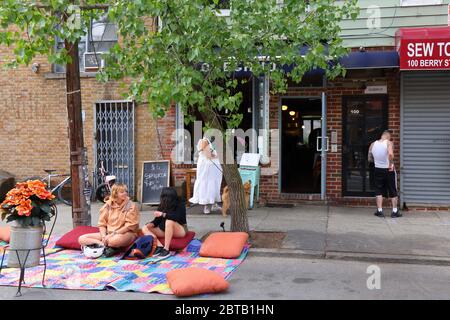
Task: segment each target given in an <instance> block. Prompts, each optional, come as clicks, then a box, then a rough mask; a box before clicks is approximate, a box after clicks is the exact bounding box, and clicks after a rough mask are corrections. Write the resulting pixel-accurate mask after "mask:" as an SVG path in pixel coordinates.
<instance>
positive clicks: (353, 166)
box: [342, 95, 388, 197]
mask: <svg viewBox="0 0 450 320" xmlns="http://www.w3.org/2000/svg"><path fill="white" fill-rule="evenodd" d="M387 107H388V99H387V96H386V95H377V96H351V97H344V98H343V110H342V111H343V120H342V128H343V134H342V139H343V141H342V184H343V188H342V190H343V195H344V196H360V197H370V196H373V195H374V189H373V164H369V162H368V151H369V146H370V144H371V143H372V142H374V141H375V140H377V139H379V138H380V136H381V133H382V132H383V131H384V130H386V129H387Z"/></svg>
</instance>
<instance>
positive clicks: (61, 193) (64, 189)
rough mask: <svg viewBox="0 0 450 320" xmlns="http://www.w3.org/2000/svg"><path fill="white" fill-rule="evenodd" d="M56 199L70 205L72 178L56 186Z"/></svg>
mask: <svg viewBox="0 0 450 320" xmlns="http://www.w3.org/2000/svg"><path fill="white" fill-rule="evenodd" d="M58 199H59V200H60V201H61V202H62V203H64V204H66V205H68V206H72V179H67V181H66V182H64V184H63V185H62V186H60V187H59V188H58Z"/></svg>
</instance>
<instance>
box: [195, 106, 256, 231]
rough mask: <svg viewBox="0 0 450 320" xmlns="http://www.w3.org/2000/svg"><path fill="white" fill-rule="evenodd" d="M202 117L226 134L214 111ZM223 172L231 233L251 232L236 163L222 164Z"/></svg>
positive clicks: (203, 112)
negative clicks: (228, 198)
mask: <svg viewBox="0 0 450 320" xmlns="http://www.w3.org/2000/svg"><path fill="white" fill-rule="evenodd" d="M201 115H202V118H203V120H204V121H205V122H207V123H209V125H210V126H211V127H212V128H214V129H217V130H220V131H221V132H224V130H223V127H222V124H221V123H220V122H219V120H218V118H217V117H216V115H215V113H214V111H213V110H211V109H208V110H206V111H202V112H201ZM228 147H229V146H228V145H227V144H226V143H224V150H223V151H224V152H223V154H227V153H226V152H225V151H226V150H225V149H226V148H228ZM224 158H225V157H224ZM224 161H225V160H224ZM222 172H223V176H224V178H225V181H226V183H227V185H228V190H229V192H230V212H231V231H242V232H249V225H248V216H247V204H246V203H245V192H244V186H243V184H242V179H241V175H240V174H239V170H238V166H237V164H236V163H233V164H226V163H222Z"/></svg>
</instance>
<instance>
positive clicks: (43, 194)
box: [27, 180, 55, 200]
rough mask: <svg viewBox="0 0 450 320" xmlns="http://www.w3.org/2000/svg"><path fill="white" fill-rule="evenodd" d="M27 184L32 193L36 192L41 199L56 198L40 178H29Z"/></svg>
mask: <svg viewBox="0 0 450 320" xmlns="http://www.w3.org/2000/svg"><path fill="white" fill-rule="evenodd" d="M27 185H28V188H29V190H30V191H31V192H32V194H35V195H36V196H38V197H39V198H40V199H47V200H52V199H54V198H55V196H54V195H52V193H51V192H50V191H48V190H47V189H46V186H47V185H46V184H45V183H44V182H42V181H39V180H29V181H27Z"/></svg>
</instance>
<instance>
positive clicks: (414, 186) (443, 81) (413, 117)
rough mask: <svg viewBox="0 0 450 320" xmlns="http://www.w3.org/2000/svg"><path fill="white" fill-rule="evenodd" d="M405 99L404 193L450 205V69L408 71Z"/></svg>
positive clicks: (408, 199) (405, 197) (410, 198)
mask: <svg viewBox="0 0 450 320" xmlns="http://www.w3.org/2000/svg"><path fill="white" fill-rule="evenodd" d="M401 90H402V98H401V102H402V105H401V122H402V123H401V146H400V147H401V168H400V169H401V171H400V172H401V196H402V199H401V201H402V202H405V203H406V204H408V205H411V204H417V205H426V204H436V205H448V204H450V72H432V71H427V72H411V73H410V72H405V73H403V74H402V88H401Z"/></svg>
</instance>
